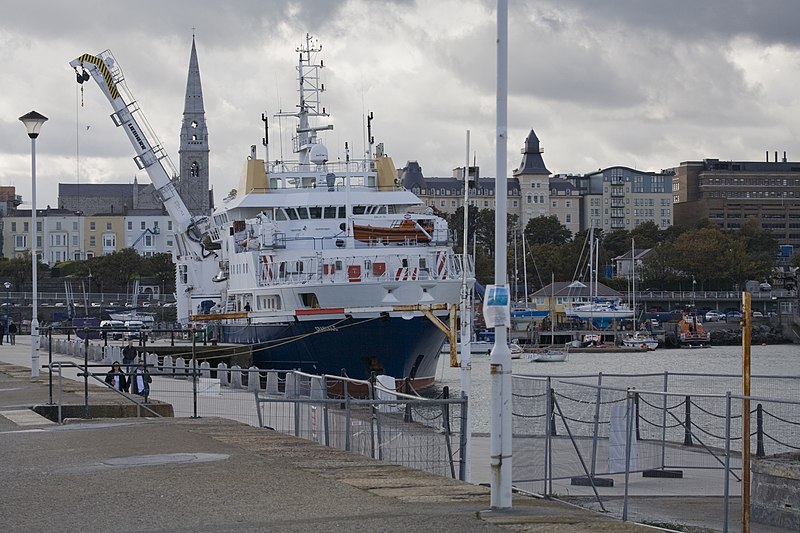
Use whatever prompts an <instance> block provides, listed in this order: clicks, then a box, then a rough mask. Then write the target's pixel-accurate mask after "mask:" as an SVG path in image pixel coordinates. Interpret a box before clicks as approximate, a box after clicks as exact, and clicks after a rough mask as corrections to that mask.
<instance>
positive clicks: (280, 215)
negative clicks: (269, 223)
mask: <svg viewBox="0 0 800 533" xmlns="http://www.w3.org/2000/svg"><path fill="white" fill-rule="evenodd" d="M275 220H286V211H284V210H283V209H276V210H275Z"/></svg>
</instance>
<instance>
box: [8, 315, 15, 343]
mask: <svg viewBox="0 0 800 533" xmlns="http://www.w3.org/2000/svg"><path fill="white" fill-rule="evenodd" d="M8 341H9V342H10V343H11V346H14V345H15V344H16V343H17V325H16V324H15V323H14V321H13V320H12V321H11V322H9V324H8Z"/></svg>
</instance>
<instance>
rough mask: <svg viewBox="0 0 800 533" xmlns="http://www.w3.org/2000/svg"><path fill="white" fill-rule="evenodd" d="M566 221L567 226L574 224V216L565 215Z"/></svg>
mask: <svg viewBox="0 0 800 533" xmlns="http://www.w3.org/2000/svg"><path fill="white" fill-rule="evenodd" d="M564 221H565V222H566V223H567V224H571V223H572V215H570V214H569V213H567V214H566V215H564Z"/></svg>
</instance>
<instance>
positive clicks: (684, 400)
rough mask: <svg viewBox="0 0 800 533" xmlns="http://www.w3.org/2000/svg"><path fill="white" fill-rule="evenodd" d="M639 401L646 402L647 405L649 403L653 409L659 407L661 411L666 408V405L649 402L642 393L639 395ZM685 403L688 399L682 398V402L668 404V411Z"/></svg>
mask: <svg viewBox="0 0 800 533" xmlns="http://www.w3.org/2000/svg"><path fill="white" fill-rule="evenodd" d="M639 401H640V402H641V403H643V404H645V405H649V406H650V407H652V408H653V409H658V410H659V411H663V410H664V406H663V405H655V404H652V403H650V402H648V401H647V400H645V399H644V397H643V396H642V395H641V394H640V395H639ZM685 403H686V399H685V398H684V399H683V400H681V401H680V402H678V403H676V404H675V405H673V406H667V411H672V410H673V409H677V408H678V407H680V406H682V405H683V404H685Z"/></svg>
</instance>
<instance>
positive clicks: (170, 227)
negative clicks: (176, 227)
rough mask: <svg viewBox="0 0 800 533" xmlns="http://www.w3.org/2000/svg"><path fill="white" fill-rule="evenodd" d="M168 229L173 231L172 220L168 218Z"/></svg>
mask: <svg viewBox="0 0 800 533" xmlns="http://www.w3.org/2000/svg"><path fill="white" fill-rule="evenodd" d="M167 230H169V231H172V221H171V220H167Z"/></svg>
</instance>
